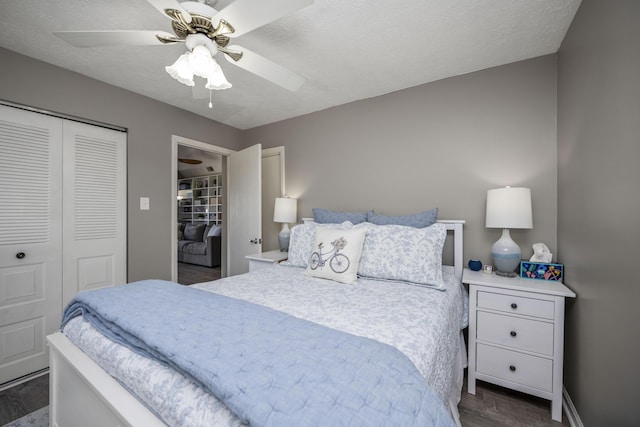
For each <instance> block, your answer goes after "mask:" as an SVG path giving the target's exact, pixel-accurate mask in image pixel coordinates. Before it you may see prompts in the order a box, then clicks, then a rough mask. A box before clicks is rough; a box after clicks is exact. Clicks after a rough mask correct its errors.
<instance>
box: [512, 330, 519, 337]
mask: <svg viewBox="0 0 640 427" xmlns="http://www.w3.org/2000/svg"><path fill="white" fill-rule="evenodd" d="M510 335H511V336H512V337H515V336H516V335H518V333H517V332H516V331H511V332H510Z"/></svg>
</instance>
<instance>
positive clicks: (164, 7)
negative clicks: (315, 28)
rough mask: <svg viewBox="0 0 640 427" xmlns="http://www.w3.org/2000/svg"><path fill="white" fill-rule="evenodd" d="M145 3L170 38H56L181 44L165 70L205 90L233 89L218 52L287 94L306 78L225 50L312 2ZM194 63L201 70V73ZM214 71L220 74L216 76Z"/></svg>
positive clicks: (81, 34)
mask: <svg viewBox="0 0 640 427" xmlns="http://www.w3.org/2000/svg"><path fill="white" fill-rule="evenodd" d="M147 1H148V2H149V3H150V4H151V5H152V6H153V7H155V8H156V9H158V10H159V11H160V12H161V13H163V14H165V15H166V16H167V17H169V18H170V19H171V29H172V30H173V34H171V33H168V32H165V31H147V30H139V31H136V30H111V31H58V32H55V33H54V34H55V35H56V36H58V37H60V38H61V39H63V40H65V41H66V42H68V43H70V44H72V45H74V46H77V47H97V46H114V45H163V44H175V43H179V42H184V43H185V45H186V47H187V50H188V52H187V53H185V54H184V55H182V56H181V57H180V58H179V59H178V61H176V63H175V64H173V65H172V66H170V67H166V69H167V72H168V73H169V74H171V75H172V77H174V78H175V79H176V80H178V81H180V82H181V83H184V84H186V85H188V86H193V85H194V83H193V75H194V74H195V75H198V76H200V77H204V78H207V86H206V87H207V88H208V89H226V88H228V87H231V84H230V83H229V82H227V81H226V79H225V78H224V75H223V74H222V70H220V66H219V65H218V64H217V63H216V62H215V60H213V58H212V57H213V56H215V55H216V54H217V52H222V53H223V54H224V57H225V58H226V59H227V60H228V61H229V62H230V63H232V64H234V65H236V66H238V67H240V68H243V69H245V70H246V71H249V72H251V73H253V74H256V75H258V76H260V77H262V78H264V79H266V80H268V81H270V82H272V83H275V84H277V85H279V86H281V87H283V88H285V89H288V90H290V91H296V90H298V89H299V88H300V87H301V86H302V85H303V84H304V82H305V79H304V77H302V76H300V75H298V74H296V73H294V72H293V71H290V70H288V69H286V68H284V67H282V66H281V65H278V64H276V63H274V62H272V61H271V60H269V59H267V58H265V57H263V56H261V55H258V54H257V53H255V52H252V51H251V50H249V49H247V48H244V47H242V46H237V45H229V42H230V40H231V39H232V38H235V37H239V36H241V35H243V34H246V33H248V32H250V31H252V30H254V29H256V28H258V27H261V26H263V25H266V24H268V23H269V22H272V21H274V20H276V19H278V18H281V17H283V16H285V15H287V14H289V13H292V12H294V11H296V10H298V9H301V8H303V7H306V6H308V5H310V4H312V3H313V0H273V1H264V0H236V1H234V2H233V3H231V4H230V5H229V6H227V7H225V8H224V9H222V10H220V11H217V10H215V9H214V8H213V7H211V6H209V5H207V4H205V3H204V1H203V0H201V1H187V2H182V3H179V2H178V1H177V0H147ZM186 55H188V56H189V57H187V56H186ZM189 58H191V59H189ZM187 60H189V63H190V64H192V65H193V68H194V70H192V71H190V70H186V75H185V74H184V72H185V68H184V66H185V64H187V62H185V61H187ZM181 61H182V62H181ZM196 64H199V67H200V69H201V70H202V71H201V72H200V73H198V71H197V70H198V68H196V67H197V65H196ZM216 67H217V69H216ZM216 72H217V73H218V74H214V73H216ZM189 77H190V78H189Z"/></svg>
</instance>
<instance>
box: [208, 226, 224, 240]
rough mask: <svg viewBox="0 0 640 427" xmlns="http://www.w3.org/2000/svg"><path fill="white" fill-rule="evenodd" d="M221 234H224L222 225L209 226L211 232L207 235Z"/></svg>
mask: <svg viewBox="0 0 640 427" xmlns="http://www.w3.org/2000/svg"><path fill="white" fill-rule="evenodd" d="M220 235H222V227H220V226H219V225H212V226H211V228H209V232H208V233H207V237H211V236H220Z"/></svg>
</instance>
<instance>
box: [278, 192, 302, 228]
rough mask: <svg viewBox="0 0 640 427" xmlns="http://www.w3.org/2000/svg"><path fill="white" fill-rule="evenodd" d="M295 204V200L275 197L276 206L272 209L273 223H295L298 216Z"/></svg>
mask: <svg viewBox="0 0 640 427" xmlns="http://www.w3.org/2000/svg"><path fill="white" fill-rule="evenodd" d="M297 202H298V200H297V199H290V198H288V197H276V204H275V207H274V208H273V221H274V222H284V223H292V222H296V217H297V215H298V209H297Z"/></svg>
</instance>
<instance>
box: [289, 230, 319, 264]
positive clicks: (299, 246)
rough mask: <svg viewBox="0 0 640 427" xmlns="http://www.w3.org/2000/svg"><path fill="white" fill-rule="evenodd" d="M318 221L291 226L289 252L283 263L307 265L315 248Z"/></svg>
mask: <svg viewBox="0 0 640 427" xmlns="http://www.w3.org/2000/svg"><path fill="white" fill-rule="evenodd" d="M316 227H317V224H316V223H313V222H312V223H308V224H298V225H294V226H293V227H291V236H290V237H289V253H288V254H287V260H286V261H284V262H282V263H281V264H283V265H290V266H292V267H307V265H309V257H310V256H311V251H312V249H313V242H314V240H315V238H316Z"/></svg>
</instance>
